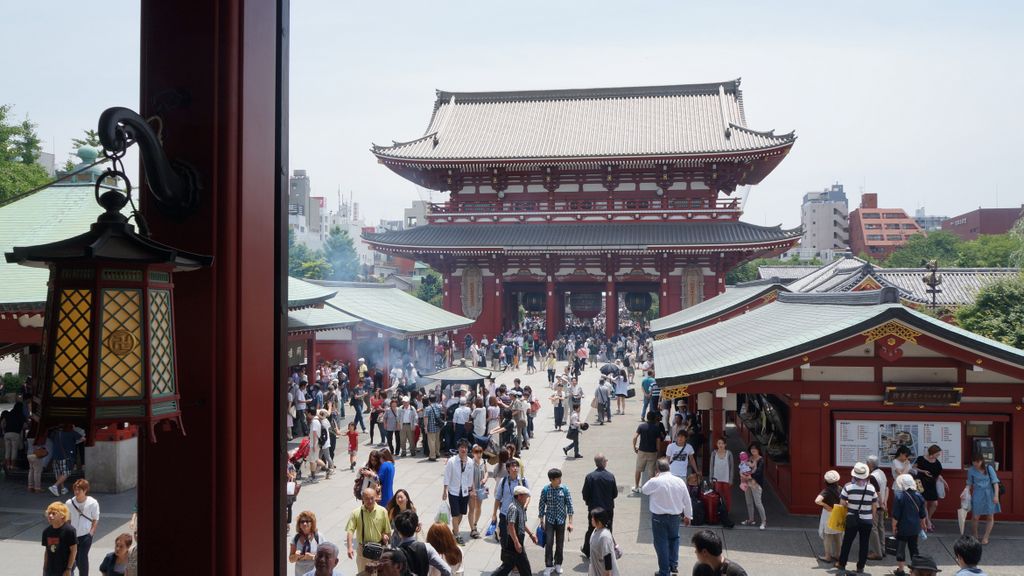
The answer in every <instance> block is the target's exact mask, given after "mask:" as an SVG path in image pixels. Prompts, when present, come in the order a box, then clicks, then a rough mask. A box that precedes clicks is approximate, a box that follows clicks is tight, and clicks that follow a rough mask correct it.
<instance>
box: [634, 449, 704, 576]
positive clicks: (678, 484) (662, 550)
mask: <svg viewBox="0 0 1024 576" xmlns="http://www.w3.org/2000/svg"><path fill="white" fill-rule="evenodd" d="M657 468H658V474H657V475H656V476H655V477H654V478H651V479H650V480H648V481H647V483H646V484H644V485H643V488H641V492H643V493H644V494H645V495H646V496H649V497H650V500H649V502H648V506H649V507H650V511H651V532H652V538H653V540H654V552H655V554H657V556H658V576H670V574H675V573H676V572H678V566H679V517H680V516H683V523H684V524H686V525H687V526H689V525H690V520H691V519H692V518H693V505H692V503H691V502H690V491H689V490H687V488H686V481H685V480H683V479H682V478H679V477H678V476H676V475H675V474H672V471H671V467H670V466H669V463H668V460H666V459H664V458H661V459H659V460H658V464H657Z"/></svg>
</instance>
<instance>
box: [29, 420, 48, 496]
mask: <svg viewBox="0 0 1024 576" xmlns="http://www.w3.org/2000/svg"><path fill="white" fill-rule="evenodd" d="M28 445H29V447H30V448H29V451H28V491H29V492H37V493H39V492H43V469H44V468H46V466H47V465H49V464H50V460H51V459H52V458H53V441H52V440H50V438H49V436H47V435H46V434H45V433H43V432H40V433H38V434H36V437H35V439H33V440H31V441H29V443H28Z"/></svg>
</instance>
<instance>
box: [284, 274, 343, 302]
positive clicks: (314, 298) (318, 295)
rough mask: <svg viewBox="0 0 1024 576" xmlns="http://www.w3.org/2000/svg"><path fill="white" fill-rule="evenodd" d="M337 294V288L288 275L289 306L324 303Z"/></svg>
mask: <svg viewBox="0 0 1024 576" xmlns="http://www.w3.org/2000/svg"><path fill="white" fill-rule="evenodd" d="M335 294H337V290H331V289H330V288H324V287H323V286H320V285H317V284H313V283H311V282H306V281H305V280H300V279H298V278H295V277H292V276H289V277H288V308H289V309H291V308H304V307H306V306H313V305H317V304H323V303H324V302H325V301H326V300H327V299H328V298H330V297H331V296H334V295H335Z"/></svg>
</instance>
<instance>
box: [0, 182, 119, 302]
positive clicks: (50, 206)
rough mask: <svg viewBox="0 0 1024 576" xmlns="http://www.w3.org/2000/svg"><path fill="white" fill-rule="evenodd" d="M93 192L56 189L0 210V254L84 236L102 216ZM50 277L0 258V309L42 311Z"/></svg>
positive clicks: (84, 188) (75, 187) (78, 188)
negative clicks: (23, 247) (20, 247)
mask: <svg viewBox="0 0 1024 576" xmlns="http://www.w3.org/2000/svg"><path fill="white" fill-rule="evenodd" d="M94 192H95V189H94V187H93V186H92V185H85V186H82V185H71V186H69V185H55V186H50V187H49V188H44V189H42V190H40V191H39V192H36V193H35V194H32V195H30V196H26V197H24V198H21V199H19V200H16V201H14V202H11V203H9V204H6V205H2V206H0V253H5V252H10V250H11V248H13V247H15V246H33V245H36V244H47V243H50V242H56V241H58V240H64V239H67V238H70V237H72V236H75V235H78V234H81V233H83V232H86V231H87V230H89V226H91V225H92V224H93V223H94V222H96V218H97V217H98V216H99V215H100V214H102V213H103V209H102V208H100V207H99V205H97V204H96V199H95V194H94ZM125 213H126V214H127V211H125ZM49 277H50V272H49V271H48V270H46V269H44V268H32V267H28V266H19V265H18V264H9V263H8V262H7V260H6V259H4V258H0V306H2V307H7V308H22V309H42V308H43V305H44V304H45V303H46V282H47V281H48V280H49Z"/></svg>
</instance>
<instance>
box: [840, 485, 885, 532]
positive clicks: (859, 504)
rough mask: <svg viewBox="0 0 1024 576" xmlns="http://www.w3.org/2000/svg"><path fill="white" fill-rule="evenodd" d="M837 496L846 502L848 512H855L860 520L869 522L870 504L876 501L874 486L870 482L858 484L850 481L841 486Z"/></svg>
mask: <svg viewBox="0 0 1024 576" xmlns="http://www.w3.org/2000/svg"><path fill="white" fill-rule="evenodd" d="M839 497H840V498H841V499H843V500H845V501H846V502H847V504H846V506H847V508H848V509H849V514H856V515H857V518H859V519H860V521H861V522H871V520H872V518H871V516H872V515H871V505H872V504H874V503H875V502H877V501H878V494H877V493H876V492H875V487H874V486H872V485H871V484H870V483H865V484H864V485H863V486H859V485H857V483H856V482H850V483H849V484H847V485H846V486H843V491H842V492H841V493H840V494H839Z"/></svg>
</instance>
